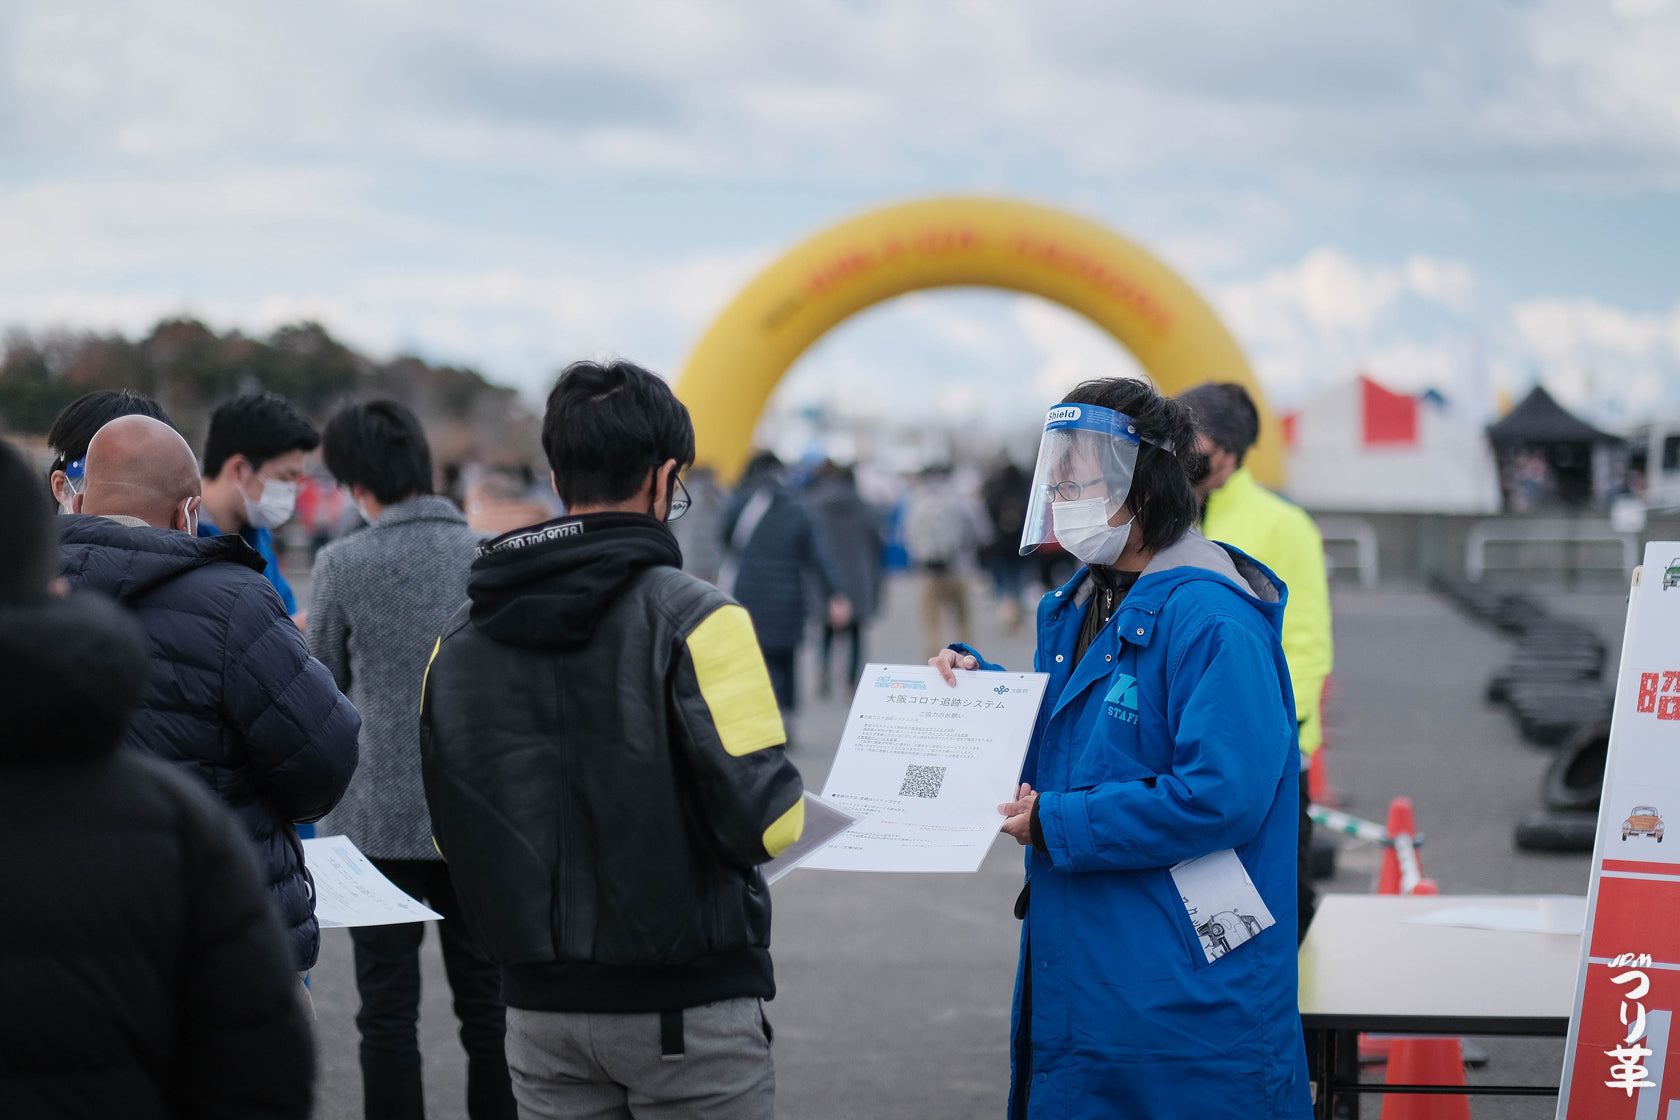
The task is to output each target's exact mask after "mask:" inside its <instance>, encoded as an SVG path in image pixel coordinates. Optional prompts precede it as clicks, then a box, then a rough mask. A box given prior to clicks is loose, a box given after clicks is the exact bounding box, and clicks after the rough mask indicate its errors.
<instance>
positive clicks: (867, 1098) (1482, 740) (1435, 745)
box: [312, 579, 1624, 1120]
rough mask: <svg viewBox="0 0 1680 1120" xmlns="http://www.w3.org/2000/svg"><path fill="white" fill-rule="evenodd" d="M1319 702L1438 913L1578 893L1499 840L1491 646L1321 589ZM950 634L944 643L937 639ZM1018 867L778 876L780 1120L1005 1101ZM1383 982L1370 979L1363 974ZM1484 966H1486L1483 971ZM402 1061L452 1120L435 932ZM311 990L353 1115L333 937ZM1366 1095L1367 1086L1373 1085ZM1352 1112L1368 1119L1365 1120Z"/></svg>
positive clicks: (457, 1106)
mask: <svg viewBox="0 0 1680 1120" xmlns="http://www.w3.org/2000/svg"><path fill="white" fill-rule="evenodd" d="M971 600H972V602H973V604H974V610H973V611H972V618H973V630H974V634H973V636H972V637H973V640H974V642H975V644H976V645H977V646H979V647H980V648H981V649H982V650H984V651H985V652H986V653H987V655H988V656H990V657H992V658H993V659H994V660H997V661H999V662H1001V663H1003V664H1005V665H1008V666H1010V667H1015V666H1021V667H1023V668H1025V667H1027V666H1029V665H1030V663H1031V637H1030V634H1029V633H1028V632H1027V630H1026V629H1023V630H1022V631H1021V632H1019V633H1017V634H1014V635H1010V634H1007V633H1005V630H1004V627H1003V625H1002V622H1001V620H1000V619H999V617H998V614H997V612H996V611H995V609H994V608H993V607H992V605H991V603H990V600H989V598H988V597H987V596H986V594H985V593H984V592H983V591H982V590H981V587H980V584H979V583H976V584H975V585H974V591H973V594H972V596H971ZM1550 603H1551V606H1552V608H1553V610H1554V613H1557V614H1565V615H1572V616H1576V617H1581V618H1584V619H1586V620H1588V621H1590V622H1591V623H1592V624H1594V625H1595V626H1597V627H1598V628H1599V629H1600V630H1601V631H1602V632H1603V633H1604V634H1605V635H1606V637H1607V638H1608V639H1611V640H1612V647H1613V648H1614V647H1615V646H1616V645H1617V644H1619V637H1620V633H1621V627H1622V614H1623V609H1624V608H1623V605H1622V600H1621V598H1620V596H1616V595H1599V596H1594V595H1574V596H1552V598H1551V600H1550ZM919 608H920V603H919V592H918V588H917V586H916V584H915V582H914V581H913V580H911V579H901V580H896V581H894V582H893V584H892V586H891V588H890V590H889V593H888V595H887V597H886V605H885V610H884V613H883V615H882V617H881V618H880V619H879V620H878V621H877V622H876V623H875V625H874V626H873V627H872V628H871V630H870V631H869V635H868V639H867V641H868V650H867V654H868V657H869V658H870V659H873V660H881V661H919V660H920V659H921V658H922V657H924V656H925V653H924V652H923V650H922V645H923V640H922V637H921V634H920V622H919V620H920V609H919ZM1334 608H1335V628H1336V674H1335V687H1334V693H1333V696H1332V700H1331V704H1330V711H1329V717H1328V724H1327V726H1328V729H1329V733H1330V743H1331V745H1330V747H1329V748H1328V749H1329V750H1330V752H1331V753H1330V754H1329V755H1327V756H1326V757H1327V759H1328V763H1329V773H1330V778H1331V782H1332V784H1333V785H1334V786H1335V787H1337V788H1338V789H1339V790H1340V791H1341V792H1342V794H1343V795H1344V796H1345V798H1346V801H1347V805H1346V807H1347V808H1348V809H1349V810H1350V811H1351V812H1354V813H1356V814H1359V815H1361V816H1366V817H1370V818H1372V819H1376V820H1379V821H1380V820H1381V819H1382V818H1383V815H1384V812H1385V810H1386V807H1387V804H1388V802H1389V800H1390V799H1391V798H1392V797H1395V796H1399V795H1402V794H1404V795H1406V796H1409V797H1411V798H1412V800H1413V801H1414V803H1415V805H1416V811H1417V819H1418V825H1419V828H1420V830H1421V831H1423V832H1424V833H1425V834H1426V840H1425V843H1424V846H1423V848H1422V849H1421V859H1422V864H1423V869H1424V873H1425V874H1426V875H1428V876H1430V877H1432V878H1434V879H1435V880H1436V881H1437V882H1438V883H1439V885H1440V889H1441V891H1442V893H1444V894H1470V893H1496V894H1497V893H1564V894H1584V893H1585V891H1586V887H1587V877H1588V859H1587V857H1585V856H1567V855H1536V854H1530V853H1522V852H1518V851H1517V850H1516V848H1515V846H1514V845H1513V843H1512V839H1511V835H1512V830H1513V828H1514V827H1515V824H1516V822H1517V820H1518V819H1519V818H1521V817H1522V816H1523V815H1524V814H1526V813H1528V812H1530V811H1532V810H1534V809H1536V808H1538V806H1539V789H1540V780H1541V776H1542V774H1543V772H1544V770H1545V767H1546V763H1547V761H1548V759H1549V754H1548V753H1547V752H1545V751H1542V750H1540V749H1537V748H1534V747H1531V746H1528V745H1527V744H1525V743H1523V742H1522V741H1521V740H1520V739H1519V737H1518V736H1517V734H1516V731H1515V728H1514V726H1513V724H1512V722H1511V720H1510V719H1509V717H1507V716H1506V715H1505V714H1504V712H1503V710H1502V709H1495V708H1490V707H1488V706H1487V705H1486V704H1485V703H1484V702H1483V699H1482V690H1483V687H1484V686H1485V683H1486V680H1487V677H1488V676H1489V675H1490V674H1491V673H1492V672H1493V671H1494V670H1495V669H1496V668H1497V667H1498V666H1499V665H1500V664H1501V663H1502V662H1503V660H1504V658H1505V656H1506V655H1507V653H1508V652H1509V649H1510V645H1509V643H1508V642H1507V641H1506V640H1505V639H1504V638H1502V637H1500V636H1499V635H1497V634H1495V633H1494V632H1492V631H1490V630H1488V629H1486V628H1484V627H1482V626H1481V625H1479V624H1477V623H1475V622H1472V621H1471V620H1469V619H1467V618H1465V617H1464V616H1462V615H1460V614H1458V613H1457V612H1455V611H1454V610H1453V609H1452V608H1451V607H1449V606H1448V605H1447V604H1446V603H1444V602H1442V601H1441V600H1439V599H1437V598H1435V597H1433V596H1432V595H1430V594H1429V593H1427V592H1424V591H1421V590H1415V591H1414V590H1379V591H1361V590H1358V589H1346V590H1344V589H1338V590H1337V591H1336V592H1335V594H1334ZM952 636H954V635H952ZM813 646H814V643H809V644H808V646H807V650H806V656H805V659H804V665H803V681H802V687H803V689H804V692H803V700H804V703H803V707H802V709H801V712H800V716H799V720H798V723H797V725H796V728H795V744H796V745H795V749H794V753H793V757H794V759H795V761H796V762H797V763H798V765H799V767H800V769H801V771H802V772H803V773H804V776H805V779H806V783H807V785H808V786H809V787H811V788H813V789H818V790H820V789H821V788H822V783H823V780H824V778H825V777H826V774H827V771H828V768H829V765H830V764H831V762H832V758H833V753H834V748H835V745H836V743H837V740H838V736H839V732H840V728H841V725H842V723H843V721H844V718H845V714H846V708H847V704H848V703H849V700H850V689H849V688H845V687H837V688H836V689H835V692H834V695H833V696H832V697H831V698H828V699H823V698H820V697H819V696H817V694H816V690H815V688H814V679H815V660H816V658H815V653H814V649H813V648H812V647H813ZM1380 858H1381V851H1380V849H1379V848H1378V847H1376V846H1374V845H1368V844H1360V843H1358V842H1354V841H1346V842H1344V844H1343V850H1342V851H1341V853H1340V856H1339V860H1338V873H1337V875H1336V877H1335V878H1334V879H1333V880H1331V881H1328V882H1325V883H1321V888H1322V889H1325V890H1330V891H1338V892H1351V893H1368V892H1370V891H1371V890H1372V889H1373V884H1374V880H1375V874H1376V871H1377V867H1378V865H1379V862H1380ZM1019 885H1020V855H1019V851H1018V849H1017V848H1016V847H1015V845H1014V844H1013V843H1012V842H1010V841H1009V840H1008V839H1007V838H1001V839H1000V840H999V842H998V843H997V844H996V845H995V846H994V847H993V849H992V851H991V854H990V855H989V856H988V858H987V860H986V862H985V864H984V866H983V867H982V868H981V870H980V872H979V873H978V874H976V875H866V874H850V873H842V872H829V871H805V870H799V871H795V872H794V873H793V874H791V875H789V876H788V877H787V878H785V879H783V880H782V881H781V882H780V883H778V884H777V886H776V888H775V891H774V898H775V917H774V943H773V949H772V951H773V954H774V957H775V963H776V977H777V983H778V987H779V992H778V995H777V998H776V999H775V1000H774V1001H773V1002H772V1003H771V1004H769V1005H768V1012H769V1016H770V1019H771V1022H772V1023H773V1025H774V1028H775V1032H776V1042H775V1058H776V1076H777V1111H778V1114H779V1115H781V1116H785V1117H792V1118H801V1120H802V1118H812V1120H842V1118H853V1117H856V1118H860V1120H861V1118H869V1120H890V1118H898V1117H903V1118H914V1120H935V1118H944V1117H951V1118H957V1117H964V1118H966V1117H975V1116H999V1115H1001V1114H1002V1111H1003V1107H1004V1099H1005V1095H1006V1090H1007V1085H1008V1076H1009V1070H1008V1031H1009V1002H1010V994H1011V990H1012V987H1013V982H1014V972H1015V960H1016V951H1017V938H1018V923H1017V922H1016V921H1015V919H1014V918H1013V917H1012V916H1011V913H1010V907H1011V904H1012V902H1013V901H1014V898H1015V895H1016V892H1017V890H1018V889H1019ZM1382 967H1383V963H1382V962H1381V961H1377V960H1373V961H1372V969H1373V972H1374V973H1375V972H1376V971H1378V970H1380V969H1381V968H1382ZM1490 967H1492V968H1497V962H1490ZM422 968H423V997H422V998H423V1004H422V1009H421V1020H420V1042H421V1047H422V1052H423V1054H424V1062H425V1083H426V1098H427V1109H428V1114H429V1115H430V1116H432V1117H434V1118H442V1120H452V1118H460V1117H465V1105H464V1100H465V1057H464V1055H463V1054H462V1051H461V1049H460V1046H459V1044H458V1043H457V1042H456V1040H455V1035H454V1031H455V1025H454V1020H453V1017H452V1014H451V1011H450V1005H449V992H448V985H447V983H446V982H445V980H444V976H443V967H442V959H441V957H440V955H439V952H438V947H437V938H436V934H435V932H428V935H427V937H426V940H425V942H424V947H423V949H422ZM312 985H313V992H314V998H315V1005H316V1013H317V1016H318V1020H317V1030H318V1038H319V1046H320V1056H321V1068H320V1078H319V1083H318V1093H317V1100H318V1108H317V1113H316V1114H317V1116H318V1117H319V1118H320V1120H350V1118H353V1117H359V1116H360V1115H361V1084H360V1074H359V1069H358V1065H357V1057H356V1046H357V1035H356V1028H355V1021H354V1019H355V1012H356V1008H357V1005H358V999H357V995H356V990H355V976H354V969H353V967H352V963H351V952H350V939H349V935H348V934H347V933H346V932H345V931H343V930H329V931H326V932H325V933H324V935H323V938H322V950H321V959H320V963H319V964H318V965H317V967H316V969H315V971H314V973H313V976H312ZM1476 1041H1477V1043H1478V1044H1479V1045H1480V1046H1481V1047H1482V1049H1484V1050H1485V1051H1487V1053H1488V1055H1489V1058H1490V1060H1489V1062H1488V1064H1487V1065H1486V1066H1485V1067H1484V1068H1482V1069H1480V1070H1472V1071H1471V1072H1470V1075H1469V1076H1470V1078H1471V1080H1472V1081H1473V1082H1474V1081H1482V1082H1487V1083H1492V1082H1507V1083H1532V1084H1555V1083H1556V1080H1557V1076H1558V1073H1559V1070H1560V1067H1561V1062H1562V1052H1563V1045H1562V1041H1561V1040H1549V1039H1545V1040H1536V1039H1479V1040H1476ZM1368 1076H1376V1077H1379V1078H1380V1071H1377V1072H1376V1073H1375V1074H1368ZM1379 1107H1380V1106H1379V1103H1378V1100H1377V1099H1376V1098H1366V1102H1365V1106H1364V1108H1365V1112H1364V1115H1366V1116H1375V1115H1377V1110H1378V1108H1379ZM1552 1107H1553V1106H1552V1101H1551V1100H1550V1099H1549V1098H1548V1099H1534V1098H1529V1099H1522V1098H1506V1099H1491V1098H1490V1099H1481V1100H1476V1101H1474V1102H1473V1103H1472V1111H1473V1115H1474V1116H1475V1117H1477V1118H1478V1120H1491V1118H1506V1117H1541V1116H1550V1115H1552Z"/></svg>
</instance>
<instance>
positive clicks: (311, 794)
mask: <svg viewBox="0 0 1680 1120" xmlns="http://www.w3.org/2000/svg"><path fill="white" fill-rule="evenodd" d="M198 492H199V478H198V465H197V463H196V461H195V460H194V459H193V455H192V450H191V448H189V447H188V446H187V444H186V441H184V440H182V439H181V437H180V436H179V435H178V434H177V433H176V432H175V430H174V429H173V428H170V427H169V426H168V425H167V424H161V423H159V422H158V421H156V420H152V419H149V418H147V417H144V416H125V417H122V418H120V419H118V420H113V421H112V422H111V423H109V424H107V425H106V426H105V427H103V428H101V429H100V430H99V433H98V434H97V435H95V436H94V438H93V442H92V443H91V444H90V445H89V446H88V457H87V467H86V474H85V489H84V492H83V493H82V494H80V495H78V496H77V498H76V508H77V511H78V513H79V514H81V515H82V516H76V515H71V516H67V517H62V518H60V519H59V520H60V522H61V525H60V537H59V539H60V542H61V545H62V554H63V556H62V559H63V574H64V576H65V578H66V579H67V580H68V581H69V582H70V585H71V586H72V587H75V588H79V589H85V590H89V591H95V592H99V593H101V594H104V595H108V596H110V597H111V598H114V599H115V600H117V602H119V603H121V604H122V605H123V606H125V607H127V608H129V609H130V610H131V611H133V612H134V616H135V618H136V619H137V620H138V621H139V623H140V625H141V627H142V628H143V629H144V630H145V632H146V641H147V646H148V651H147V652H148V654H149V661H150V664H151V671H150V678H149V680H148V681H147V684H146V691H145V695H144V698H143V699H142V701H141V706H140V708H139V710H137V711H136V712H135V713H134V716H133V718H132V719H131V720H130V722H129V725H128V731H127V733H126V734H125V736H124V738H123V742H124V744H125V745H126V746H130V747H134V748H137V749H139V750H143V751H146V752H148V753H150V754H152V755H155V756H157V757H159V758H163V759H166V760H168V761H170V762H173V763H175V764H177V765H179V766H180V767H181V768H182V769H184V770H186V771H188V772H190V773H192V774H194V775H196V776H197V777H198V778H199V780H200V781H202V782H204V783H205V784H206V785H208V786H209V787H210V788H211V790H212V791H214V792H215V793H216V795H217V796H218V797H220V798H221V800H222V801H223V803H225V804H226V805H227V806H228V807H229V808H230V809H232V810H233V812H234V815H235V816H236V817H238V819H239V821H240V823H242V824H243V825H244V826H245V830H246V832H247V834H248V835H249V836H250V837H251V839H252V841H253V842H254V843H255V845H256V854H257V860H258V864H259V865H260V866H261V868H262V870H263V872H264V877H265V879H266V881H267V884H268V888H269V891H270V893H271V894H272V895H273V898H274V902H275V905H276V907H277V909H278V911H279V916H280V922H281V925H282V926H283V927H284V929H285V931H286V936H287V940H288V942H289V943H290V946H291V948H292V951H293V955H294V958H295V960H294V964H295V967H296V968H297V969H298V970H299V971H303V970H306V969H308V968H310V967H312V966H313V965H314V963H315V956H316V953H317V952H318V951H319V949H320V941H321V935H320V930H319V928H318V927H317V925H316V922H315V900H314V886H313V883H312V882H311V880H310V878H309V872H308V871H307V870H305V868H304V866H303V848H302V845H301V844H300V843H299V841H298V837H297V830H296V829H295V828H294V827H292V826H293V822H295V821H312V820H315V819H316V818H318V817H320V816H322V815H323V814H325V813H326V812H327V810H328V809H331V808H332V807H333V805H334V804H336V803H337V801H338V799H339V797H340V796H341V795H342V794H343V793H344V788H345V786H347V785H349V783H350V775H351V774H352V773H353V772H354V771H355V769H356V736H357V733H358V731H359V730H360V728H361V723H362V720H361V716H360V715H358V714H357V712H356V709H355V708H354V707H352V706H351V704H350V701H348V700H346V699H345V698H344V697H343V695H341V694H340V693H339V691H338V687H337V686H336V685H335V684H334V683H333V678H332V674H331V673H329V672H328V671H327V669H326V667H325V666H323V665H322V664H321V663H320V662H319V661H316V660H315V659H314V658H312V657H310V656H309V648H308V646H307V645H306V644H305V643H304V640H303V635H302V634H301V633H299V632H298V629H297V627H296V626H295V625H293V624H292V621H291V620H290V619H289V618H287V617H286V609H285V607H284V606H283V605H282V604H281V602H280V597H279V595H277V594H276V593H275V591H274V588H273V587H272V586H270V585H269V583H268V581H267V580H266V579H264V578H263V574H262V573H263V566H264V565H263V561H262V558H261V557H260V556H258V555H257V553H256V551H255V550H254V549H253V548H251V546H250V545H248V544H246V543H245V542H244V541H243V540H241V539H240V538H238V537H236V536H225V537H202V538H201V537H198V536H196V535H194V534H195V529H196V526H195V525H194V524H193V522H194V521H195V520H196V517H197V513H198ZM88 515H97V516H88Z"/></svg>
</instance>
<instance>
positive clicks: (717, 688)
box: [688, 603, 787, 757]
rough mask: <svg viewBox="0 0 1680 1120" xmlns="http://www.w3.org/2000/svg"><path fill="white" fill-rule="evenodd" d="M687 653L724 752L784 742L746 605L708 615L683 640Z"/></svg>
mask: <svg viewBox="0 0 1680 1120" xmlns="http://www.w3.org/2000/svg"><path fill="white" fill-rule="evenodd" d="M688 653H689V656H690V657H691V658H693V659H694V675H695V677H697V678H698V679H699V681H700V696H701V698H702V699H704V700H705V701H706V707H708V708H709V709H711V713H712V724H713V726H715V727H716V728H717V733H718V738H719V739H721V740H722V741H723V749H724V750H726V751H728V752H729V753H730V754H731V755H734V756H736V757H739V756H740V755H744V754H751V753H752V752H753V751H760V750H763V749H764V748H765V747H775V746H780V745H781V744H783V743H785V742H787V733H786V732H785V731H784V730H783V729H782V713H781V711H780V710H779V709H778V708H777V707H776V694H775V692H774V691H772V690H771V688H770V672H769V670H767V669H766V668H765V667H764V655H763V654H762V653H760V652H759V649H758V636H757V635H756V634H754V633H753V627H752V619H751V618H749V617H747V611H746V608H745V607H740V606H736V605H735V604H733V603H731V604H728V605H726V606H722V607H719V608H718V609H717V610H715V611H713V612H712V613H711V614H709V615H707V616H706V620H705V621H704V622H702V623H701V624H700V625H699V626H696V627H695V628H694V633H692V634H690V635H689V636H688Z"/></svg>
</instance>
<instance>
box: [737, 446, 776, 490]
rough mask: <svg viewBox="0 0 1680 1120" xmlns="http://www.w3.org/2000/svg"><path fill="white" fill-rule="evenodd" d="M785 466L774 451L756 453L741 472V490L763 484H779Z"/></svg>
mask: <svg viewBox="0 0 1680 1120" xmlns="http://www.w3.org/2000/svg"><path fill="white" fill-rule="evenodd" d="M785 466H786V465H785V464H784V463H783V462H782V461H781V459H779V458H777V456H776V453H775V452H774V451H770V450H763V451H755V452H753V457H752V458H751V459H748V460H747V465H746V467H745V469H743V470H742V471H741V482H740V488H741V489H743V490H746V489H750V488H752V487H754V486H758V485H761V484H766V483H778V482H780V481H781V480H782V475H783V473H784V470H785Z"/></svg>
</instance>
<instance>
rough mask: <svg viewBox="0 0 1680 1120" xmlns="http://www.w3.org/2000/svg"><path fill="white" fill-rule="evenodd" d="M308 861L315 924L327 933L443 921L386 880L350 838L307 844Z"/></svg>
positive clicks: (316, 839) (315, 840) (317, 839)
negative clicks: (311, 880) (312, 884)
mask: <svg viewBox="0 0 1680 1120" xmlns="http://www.w3.org/2000/svg"><path fill="white" fill-rule="evenodd" d="M303 862H304V866H305V867H308V868H309V876H310V878H312V879H314V880H315V920H316V921H318V922H320V923H321V928H322V929H332V928H334V927H337V926H388V925H395V924H397V923H398V922H432V921H442V920H443V915H442V914H438V913H436V912H435V911H432V910H428V909H427V908H426V907H424V906H422V905H420V903H418V902H416V901H414V899H412V898H410V897H408V896H407V895H406V894H404V893H403V892H402V891H400V890H398V889H397V887H396V885H395V884H394V883H392V882H391V880H389V879H387V878H385V876H383V875H381V874H380V873H379V870H378V869H377V868H376V867H374V866H373V864H371V863H369V862H368V858H367V857H366V856H364V855H363V854H362V853H361V851H360V850H359V849H358V848H357V847H356V845H354V844H352V843H351V842H350V838H349V837H348V836H317V837H314V838H313V839H310V840H305V841H303Z"/></svg>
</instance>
